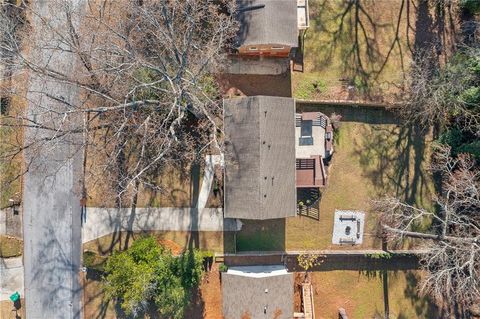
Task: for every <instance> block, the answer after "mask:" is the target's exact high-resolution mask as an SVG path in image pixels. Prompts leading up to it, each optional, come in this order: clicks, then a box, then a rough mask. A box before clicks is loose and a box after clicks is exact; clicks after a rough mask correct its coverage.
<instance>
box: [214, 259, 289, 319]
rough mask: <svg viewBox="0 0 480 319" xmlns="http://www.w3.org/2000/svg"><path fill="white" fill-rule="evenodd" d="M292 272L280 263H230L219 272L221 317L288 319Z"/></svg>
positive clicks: (232, 318)
mask: <svg viewBox="0 0 480 319" xmlns="http://www.w3.org/2000/svg"><path fill="white" fill-rule="evenodd" d="M293 288H294V278H293V273H288V272H287V269H286V268H285V266H284V265H259V266H237V267H230V268H229V269H228V271H227V272H225V273H222V293H223V316H224V318H225V319H241V318H249V319H265V318H276V319H284V318H285V319H287V318H288V319H292V318H293V315H294V312H293V311H294V308H293V301H294V300H293Z"/></svg>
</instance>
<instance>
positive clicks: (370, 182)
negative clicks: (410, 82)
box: [236, 122, 433, 251]
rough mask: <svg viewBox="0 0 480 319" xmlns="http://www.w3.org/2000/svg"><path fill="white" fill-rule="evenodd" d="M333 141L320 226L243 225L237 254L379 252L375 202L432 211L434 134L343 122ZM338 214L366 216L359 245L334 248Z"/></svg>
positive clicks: (294, 220) (301, 221)
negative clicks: (389, 198)
mask: <svg viewBox="0 0 480 319" xmlns="http://www.w3.org/2000/svg"><path fill="white" fill-rule="evenodd" d="M335 139H336V142H335V143H336V144H335V153H334V155H333V160H332V162H331V165H330V167H329V171H328V174H329V181H328V184H327V187H326V189H325V190H324V191H323V193H322V198H321V201H320V217H319V220H316V219H313V218H309V217H304V216H297V217H290V218H287V219H286V221H282V220H271V221H243V223H244V226H243V228H242V230H241V231H240V232H238V233H237V238H236V243H237V250H239V251H257V250H285V249H286V250H304V249H319V250H321V249H372V248H376V249H380V248H381V240H380V239H379V238H377V236H376V234H377V233H376V229H377V222H378V218H377V216H375V214H374V213H373V212H372V211H371V210H370V206H371V201H372V200H375V199H377V198H379V196H382V195H386V194H389V195H394V196H399V197H400V198H402V199H405V200H406V201H408V202H410V203H413V204H415V205H417V206H420V207H425V208H430V207H431V198H432V192H433V181H432V179H431V177H430V174H429V173H428V165H429V158H430V155H429V154H430V144H431V141H432V137H431V134H430V133H428V132H418V131H416V130H415V129H414V128H411V127H401V126H398V125H394V124H384V125H371V124H365V123H355V122H344V123H342V125H341V128H340V130H339V131H337V133H336V137H335ZM336 209H338V210H360V211H363V212H365V213H366V223H365V233H364V238H363V243H362V244H361V245H356V246H351V245H348V246H336V245H332V244H331V241H332V231H333V220H334V213H335V210H336Z"/></svg>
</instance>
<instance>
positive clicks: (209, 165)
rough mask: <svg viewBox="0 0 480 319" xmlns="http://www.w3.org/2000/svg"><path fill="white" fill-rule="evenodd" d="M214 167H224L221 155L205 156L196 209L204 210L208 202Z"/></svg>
mask: <svg viewBox="0 0 480 319" xmlns="http://www.w3.org/2000/svg"><path fill="white" fill-rule="evenodd" d="M215 165H221V166H223V165H224V161H223V154H221V155H207V156H206V158H205V171H204V172H203V181H202V187H201V188H200V194H199V195H198V201H197V208H199V209H202V208H205V206H206V205H207V201H208V196H209V195H210V191H211V189H212V184H213V176H214V174H215Z"/></svg>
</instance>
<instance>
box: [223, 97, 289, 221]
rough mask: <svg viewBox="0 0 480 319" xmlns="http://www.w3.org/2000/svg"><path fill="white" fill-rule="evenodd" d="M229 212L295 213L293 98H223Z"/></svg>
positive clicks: (261, 215) (272, 215) (246, 216)
mask: <svg viewBox="0 0 480 319" xmlns="http://www.w3.org/2000/svg"><path fill="white" fill-rule="evenodd" d="M224 125H225V159H226V161H225V162H226V163H225V217H227V218H244V219H272V218H285V217H288V216H295V214H296V188H295V101H294V100H293V99H292V98H283V97H273V96H255V97H243V98H234V99H227V100H224Z"/></svg>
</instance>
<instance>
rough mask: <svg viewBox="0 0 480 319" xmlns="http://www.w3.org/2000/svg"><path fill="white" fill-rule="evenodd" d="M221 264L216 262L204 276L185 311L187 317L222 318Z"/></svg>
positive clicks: (195, 318) (200, 318)
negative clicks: (219, 268) (219, 269)
mask: <svg viewBox="0 0 480 319" xmlns="http://www.w3.org/2000/svg"><path fill="white" fill-rule="evenodd" d="M218 267H219V264H218V263H215V264H214V265H213V266H212V269H211V270H210V271H209V272H206V273H205V274H204V276H203V278H202V283H201V284H200V288H199V290H198V292H197V293H196V295H194V296H193V300H192V304H191V306H190V307H189V308H188V309H187V311H186V313H185V318H192V319H202V318H205V319H222V318H223V311H222V285H221V282H220V272H219V271H218Z"/></svg>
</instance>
